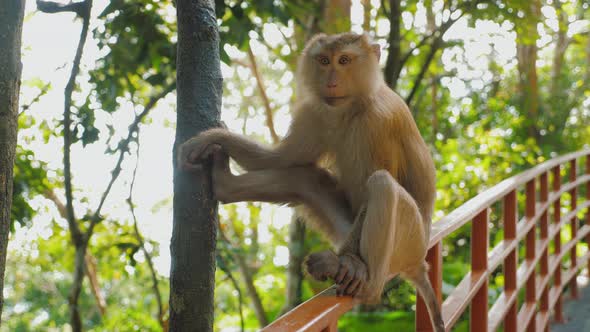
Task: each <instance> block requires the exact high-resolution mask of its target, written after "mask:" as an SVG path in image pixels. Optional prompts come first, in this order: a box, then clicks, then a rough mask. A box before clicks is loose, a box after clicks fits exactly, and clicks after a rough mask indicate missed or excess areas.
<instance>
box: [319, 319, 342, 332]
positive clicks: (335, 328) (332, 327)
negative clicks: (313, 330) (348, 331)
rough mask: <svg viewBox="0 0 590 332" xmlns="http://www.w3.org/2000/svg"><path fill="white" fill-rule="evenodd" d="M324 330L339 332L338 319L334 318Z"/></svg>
mask: <svg viewBox="0 0 590 332" xmlns="http://www.w3.org/2000/svg"><path fill="white" fill-rule="evenodd" d="M322 332H338V320H334V321H332V322H331V323H330V325H328V326H327V327H326V328H324V329H322Z"/></svg>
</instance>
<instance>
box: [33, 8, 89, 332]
mask: <svg viewBox="0 0 590 332" xmlns="http://www.w3.org/2000/svg"><path fill="white" fill-rule="evenodd" d="M67 6H68V5H65V6H60V5H59V4H57V3H53V2H44V1H37V8H38V9H39V10H41V11H44V10H45V12H47V13H57V12H63V11H66V10H65V9H66V8H67ZM76 6H77V7H76V8H77V9H76V10H74V9H73V8H74V7H73V5H72V6H71V7H70V9H69V10H70V11H74V12H75V13H76V14H77V15H78V16H80V17H82V29H81V31H80V39H79V41H78V47H77V48H76V54H75V56H74V61H73V63H72V70H71V72H70V77H69V79H68V83H67V84H66V87H65V90H64V115H63V136H64V155H63V161H64V187H65V194H66V206H65V208H66V211H65V212H66V220H67V222H68V226H69V229H70V236H71V238H72V242H73V243H74V246H75V249H76V256H75V259H74V262H75V263H74V276H73V281H72V287H71V289H70V294H69V296H68V302H69V305H70V324H71V327H72V331H74V332H80V331H82V328H83V327H82V319H81V317H80V308H79V307H78V300H79V298H80V293H81V291H82V281H83V280H84V272H85V270H86V269H85V268H84V266H85V262H84V260H85V257H86V247H87V245H88V240H87V239H85V238H84V236H83V235H82V232H81V231H80V228H79V226H78V224H77V222H76V219H75V216H74V205H73V195H72V170H71V146H72V129H71V122H72V119H71V108H72V93H73V92H74V88H75V86H76V77H77V76H78V73H79V72H80V61H81V60H82V53H83V52H84V45H85V44H86V39H87V37H88V28H89V25H90V12H91V9H92V0H85V1H84V2H82V3H81V4H79V5H76ZM60 7H61V8H60Z"/></svg>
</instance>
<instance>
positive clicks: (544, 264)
mask: <svg viewBox="0 0 590 332" xmlns="http://www.w3.org/2000/svg"><path fill="white" fill-rule="evenodd" d="M547 178H548V176H547V172H545V173H543V174H541V178H540V185H541V202H543V203H546V202H547V200H548V199H549V182H548V180H547ZM548 237H549V218H548V215H547V210H545V211H544V212H543V214H542V215H541V242H542V243H544V242H545V241H547V239H548ZM548 248H549V246H546V247H545V249H543V253H542V255H541V277H543V278H548V277H549V276H548V274H549V253H548V250H549V249H548ZM542 292H543V293H541V311H542V312H548V311H549V283H547V284H546V285H545V287H544V288H543V290H542Z"/></svg>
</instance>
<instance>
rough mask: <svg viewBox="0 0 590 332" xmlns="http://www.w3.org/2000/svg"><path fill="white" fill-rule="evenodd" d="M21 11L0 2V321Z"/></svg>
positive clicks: (19, 2) (11, 1) (19, 1)
mask: <svg viewBox="0 0 590 332" xmlns="http://www.w3.org/2000/svg"><path fill="white" fill-rule="evenodd" d="M24 12H25V1H24V0H6V1H2V4H1V5H0V22H2V23H0V322H1V321H2V307H3V304H4V295H3V293H2V290H3V289H4V270H5V268H6V249H7V246H8V234H9V232H10V208H11V206H12V186H13V182H12V181H13V180H12V176H13V168H14V157H15V153H16V137H17V117H18V97H19V92H20V77H21V71H22V64H21V57H20V54H21V38H22V27H23V16H24Z"/></svg>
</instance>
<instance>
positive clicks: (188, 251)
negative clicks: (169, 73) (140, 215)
mask: <svg viewBox="0 0 590 332" xmlns="http://www.w3.org/2000/svg"><path fill="white" fill-rule="evenodd" d="M177 19H178V55H177V84H178V87H177V107H178V110H177V118H176V119H177V120H176V121H177V124H176V125H177V127H176V141H175V143H174V149H173V152H174V153H173V156H176V150H177V148H178V146H179V145H180V144H181V143H183V142H184V141H186V140H187V139H189V138H190V137H191V136H194V135H196V134H198V133H199V132H202V131H204V130H206V129H208V128H212V127H215V126H218V125H219V121H220V110H221V93H222V80H223V79H222V76H221V69H220V59H219V31H218V27H217V20H216V17H215V4H214V2H213V1H212V0H178V1H177ZM173 165H174V201H173V228H172V240H171V244H170V252H171V256H172V257H171V258H172V262H171V263H172V265H171V271H170V331H202V332H207V331H213V313H214V302H213V293H214V289H215V241H216V235H217V202H216V201H215V200H213V198H212V193H211V176H210V166H211V165H210V164H209V165H205V167H204V170H203V171H199V172H183V171H181V170H179V169H178V168H177V167H176V158H175V157H173Z"/></svg>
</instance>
